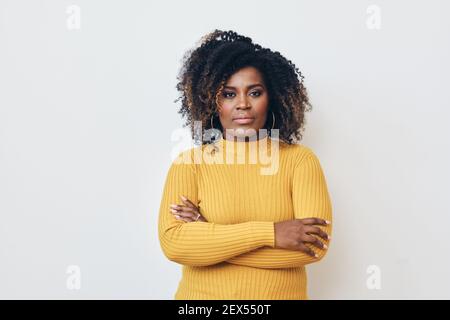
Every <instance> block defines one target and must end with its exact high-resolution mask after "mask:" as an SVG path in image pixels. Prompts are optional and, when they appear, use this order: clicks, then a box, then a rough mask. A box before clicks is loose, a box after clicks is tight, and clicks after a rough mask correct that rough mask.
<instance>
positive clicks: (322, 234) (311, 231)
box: [305, 225, 328, 240]
mask: <svg viewBox="0 0 450 320" xmlns="http://www.w3.org/2000/svg"><path fill="white" fill-rule="evenodd" d="M305 233H307V234H316V235H318V236H319V237H321V238H322V239H324V240H328V234H327V233H326V232H325V231H323V230H322V229H320V228H319V227H313V226H308V225H307V226H305Z"/></svg>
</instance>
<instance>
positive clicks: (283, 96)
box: [159, 30, 332, 300]
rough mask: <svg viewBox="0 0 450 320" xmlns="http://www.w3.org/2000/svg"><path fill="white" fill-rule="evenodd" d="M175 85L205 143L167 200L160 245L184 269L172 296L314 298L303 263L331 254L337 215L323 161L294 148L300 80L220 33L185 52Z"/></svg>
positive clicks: (183, 167) (275, 56)
mask: <svg viewBox="0 0 450 320" xmlns="http://www.w3.org/2000/svg"><path fill="white" fill-rule="evenodd" d="M177 89H178V90H179V91H180V93H181V96H180V98H181V99H182V106H181V110H180V113H181V114H182V115H184V116H185V117H186V118H187V125H190V127H191V130H192V137H193V138H194V141H195V142H198V140H199V139H200V140H201V144H200V146H197V147H195V148H191V149H189V150H187V151H184V152H181V153H180V154H179V156H178V157H177V158H176V159H175V161H174V162H173V163H172V165H171V166H170V169H169V172H168V174H167V178H166V182H165V186H164V192H163V195H162V199H161V204H160V212H159V240H160V244H161V248H162V250H163V252H164V254H165V255H166V256H167V258H168V259H170V260H171V261H174V262H177V263H179V264H181V265H183V269H182V279H181V281H180V283H179V286H178V290H177V292H176V294H175V299H210V300H211V299H308V295H307V281H306V280H307V277H306V270H305V266H306V265H307V264H310V263H314V262H318V261H320V260H321V259H322V258H323V256H324V255H325V253H326V252H327V249H328V245H329V240H330V233H331V220H332V216H331V211H332V207H331V201H330V197H329V194H328V190H327V185H326V181H325V178H324V174H323V172H322V168H321V166H320V163H319V160H318V158H317V157H316V155H315V154H314V153H313V151H312V150H311V149H310V148H308V147H306V146H303V145H301V144H297V143H296V141H297V140H300V139H301V137H302V135H301V133H300V131H301V130H302V127H303V125H304V112H305V111H309V110H308V107H311V106H310V104H309V101H308V97H307V94H306V90H305V87H304V86H303V76H302V75H301V73H300V72H299V71H298V69H297V68H296V67H295V65H294V64H292V63H291V61H289V60H287V59H286V58H284V57H283V56H282V55H281V54H280V53H278V52H273V51H271V50H270V49H266V48H262V47H261V46H259V45H257V44H254V43H253V42H252V40H251V39H250V38H248V37H244V36H241V35H238V34H236V33H235V32H233V31H227V32H224V31H221V30H215V31H214V32H211V33H209V34H207V35H206V36H205V37H203V38H202V41H201V43H200V45H199V46H198V47H196V48H195V49H194V50H191V51H189V52H188V54H186V56H185V59H184V61H183V67H182V69H181V72H180V75H179V83H178V85H177ZM198 125H200V127H201V128H205V129H207V131H206V132H205V133H203V132H202V131H200V134H199V130H198ZM214 130H215V131H214ZM217 133H219V134H218V135H217ZM205 137H206V138H207V140H206V141H204V139H203V138H205ZM255 158H257V159H256V161H255Z"/></svg>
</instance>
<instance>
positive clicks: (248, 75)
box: [225, 67, 263, 87]
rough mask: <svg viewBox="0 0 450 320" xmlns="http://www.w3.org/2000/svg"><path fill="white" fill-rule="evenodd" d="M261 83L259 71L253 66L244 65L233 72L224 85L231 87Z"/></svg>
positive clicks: (261, 78)
mask: <svg viewBox="0 0 450 320" xmlns="http://www.w3.org/2000/svg"><path fill="white" fill-rule="evenodd" d="M255 83H261V84H263V77H262V74H261V72H260V71H259V70H258V69H256V68H255V67H244V68H242V69H240V70H238V71H237V72H235V73H233V74H232V75H231V77H230V78H229V79H228V81H227V82H226V84H225V85H227V86H233V87H246V86H247V85H249V84H255Z"/></svg>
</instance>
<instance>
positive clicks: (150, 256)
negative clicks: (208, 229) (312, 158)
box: [0, 0, 450, 299]
mask: <svg viewBox="0 0 450 320" xmlns="http://www.w3.org/2000/svg"><path fill="white" fill-rule="evenodd" d="M70 5H77V6H78V7H79V8H80V9H81V20H80V27H81V28H80V29H70V26H73V25H74V24H73V23H76V20H73V19H72V20H71V18H73V17H74V15H73V13H70V12H69V13H67V12H66V10H67V9H68V8H69V7H70ZM371 5H375V6H376V7H375V8H376V9H377V8H378V9H380V10H381V11H380V14H381V15H380V17H381V20H380V25H379V26H380V29H371V27H370V26H373V24H372V25H371V24H370V23H371V22H374V23H375V26H376V23H377V21H376V17H375V16H374V14H376V13H373V12H374V11H371V9H370V8H372V7H370V6H371ZM368 8H369V13H367V9H368ZM376 9H375V10H376ZM449 12H450V3H449V2H446V1H444V0H442V1H436V0H433V1H406V0H405V1H387V0H385V1H381V0H379V1H361V0H359V1H357V0H352V1H350V0H347V1H331V0H330V1H298V0H296V1H294V0H293V1H261V0H258V1H236V0H230V1H226V2H222V1H216V2H212V1H151V2H150V1H106V0H105V1H86V0H85V1H81V0H72V1H57V0H53V1H49V0H48V1H31V0H30V1H13V0H1V1H0V298H4V299H5V298H6V299H10V298H58V299H69V298H70V299H80V298H85V299H90V298H106V299H109V298H138V299H140V298H145V299H171V298H172V297H173V294H174V292H175V290H176V287H177V284H178V281H179V279H180V275H181V274H180V271H181V269H180V266H179V265H177V264H175V263H172V262H170V261H168V260H167V259H166V258H165V257H164V256H163V254H162V252H161V250H160V247H159V242H158V238H157V218H158V209H159V201H160V197H161V192H162V187H163V183H164V179H165V176H166V173H167V169H168V166H169V162H170V158H171V154H172V152H173V150H174V147H175V146H176V145H177V144H178V142H176V141H171V135H172V133H173V132H175V131H176V130H179V129H180V128H181V124H182V121H181V119H180V116H179V114H178V113H177V111H178V108H179V105H177V104H175V103H174V102H173V100H174V99H176V97H177V92H176V90H175V84H176V75H177V71H178V68H179V66H180V59H181V58H182V56H183V54H184V52H185V50H187V49H188V48H190V47H191V46H193V45H194V44H195V42H196V41H197V40H198V39H199V38H200V36H202V35H203V34H205V33H206V32H208V31H211V30H213V29H215V28H218V29H223V30H228V29H233V30H235V31H236V32H238V33H241V34H244V35H248V36H250V37H252V38H253V39H254V41H255V42H257V43H260V44H261V45H263V46H268V47H270V48H272V49H274V50H277V51H280V52H281V53H282V54H284V55H285V56H286V57H288V58H289V59H290V60H292V61H293V62H294V63H296V65H297V66H298V67H299V68H300V70H302V72H303V73H304V74H305V77H306V78H305V83H306V85H307V88H308V89H309V92H310V95H311V100H312V103H313V104H314V109H313V111H312V112H311V113H309V114H308V115H307V127H306V132H305V138H304V140H303V142H302V143H303V144H305V145H307V146H309V147H311V148H312V149H313V150H314V151H315V152H316V153H317V155H318V156H319V158H320V160H321V163H322V166H323V169H324V172H325V174H326V178H327V183H328V186H329V191H330V195H331V197H332V201H333V209H334V211H333V213H334V221H335V222H334V232H333V233H334V238H333V241H332V244H331V247H330V251H329V254H328V256H327V257H326V258H325V259H324V260H323V261H322V262H320V263H319V264H317V265H311V266H309V267H308V272H309V290H310V291H309V292H310V296H311V298H312V299H337V298H343V299H352V298H357V299H371V298H373V299H398V298H413V299H415V298H447V299H448V298H450V289H449V287H448V284H449V282H450V275H449V273H448V270H449V269H450V259H449V256H448V252H450V248H449V247H450V245H449V244H450V241H449V240H448V236H447V230H448V225H449V223H450V217H449V215H448V214H449V206H450V205H449V201H448V190H449V188H450V185H449V184H450V183H449V180H450V170H449V168H448V163H450V159H449V158H450V153H449V141H448V137H449V136H450V129H449V126H448V125H447V123H448V119H449V115H450V112H449V109H448V108H449V100H450V99H449V98H450V97H449V92H450V90H448V86H449V74H450V62H449V59H448V57H449V53H450V52H449V51H450V45H449V41H448V39H449V37H450V22H449V20H448V17H447V16H448V13H449ZM373 17H375V20H372V18H373ZM68 20H69V27H67V21H68ZM367 22H369V27H368V25H367ZM70 23H72V24H70ZM70 265H76V266H78V267H79V268H80V270H81V287H80V289H79V290H76V289H75V290H70V289H69V288H68V287H67V286H66V281H67V279H68V277H69V274H67V273H66V271H67V268H68V266H70ZM371 265H375V266H377V268H379V271H380V272H381V273H380V277H381V278H380V280H381V282H380V283H381V288H380V289H379V290H377V289H370V286H367V280H368V279H369V280H370V279H373V278H371V274H369V273H367V269H368V267H369V266H371ZM372 277H373V275H372Z"/></svg>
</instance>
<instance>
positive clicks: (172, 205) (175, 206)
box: [170, 204, 178, 208]
mask: <svg viewBox="0 0 450 320" xmlns="http://www.w3.org/2000/svg"><path fill="white" fill-rule="evenodd" d="M170 206H171V207H172V208H178V206H177V205H176V204H171V205H170Z"/></svg>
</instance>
